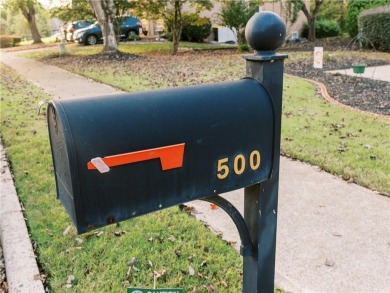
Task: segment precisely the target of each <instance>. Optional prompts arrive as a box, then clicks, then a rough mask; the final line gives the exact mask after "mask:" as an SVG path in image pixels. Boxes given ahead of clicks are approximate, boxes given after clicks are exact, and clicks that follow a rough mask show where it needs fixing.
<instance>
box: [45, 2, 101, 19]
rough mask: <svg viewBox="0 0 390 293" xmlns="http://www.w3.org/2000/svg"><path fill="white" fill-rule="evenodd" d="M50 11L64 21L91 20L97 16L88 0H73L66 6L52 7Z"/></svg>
mask: <svg viewBox="0 0 390 293" xmlns="http://www.w3.org/2000/svg"><path fill="white" fill-rule="evenodd" d="M50 13H51V15H52V16H53V17H57V18H59V19H61V20H63V21H72V20H90V19H95V18H96V17H95V13H94V12H93V10H92V7H91V6H90V5H89V3H88V0H72V2H71V3H69V4H67V5H65V6H61V7H55V8H52V9H51V10H50Z"/></svg>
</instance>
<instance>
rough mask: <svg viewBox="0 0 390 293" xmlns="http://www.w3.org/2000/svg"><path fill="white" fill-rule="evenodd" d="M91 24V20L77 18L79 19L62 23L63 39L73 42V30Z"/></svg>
mask: <svg viewBox="0 0 390 293" xmlns="http://www.w3.org/2000/svg"><path fill="white" fill-rule="evenodd" d="M92 24H93V22H92V21H88V20H79V21H71V22H68V23H67V24H65V25H64V34H65V39H66V40H67V41H68V42H73V41H74V32H75V31H76V30H79V29H82V28H85V27H88V26H90V25H92Z"/></svg>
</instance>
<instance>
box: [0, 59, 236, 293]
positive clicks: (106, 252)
mask: <svg viewBox="0 0 390 293" xmlns="http://www.w3.org/2000/svg"><path fill="white" fill-rule="evenodd" d="M0 69H1V97H2V98H1V128H0V132H1V136H2V141H3V144H4V145H5V147H6V151H7V155H8V158H9V160H10V162H11V164H12V171H13V173H14V175H15V183H16V189H17V192H18V195H19V197H20V200H21V202H22V203H23V206H24V208H25V215H26V217H27V219H28V225H29V229H30V232H31V238H32V240H33V242H34V243H36V244H37V254H38V256H39V262H40V264H41V265H42V266H43V268H44V269H45V272H46V273H47V274H48V285H49V286H50V288H51V290H52V291H53V292H125V288H126V287H128V286H130V285H131V286H140V287H148V288H153V283H154V275H155V274H156V275H157V274H160V275H161V276H160V277H159V278H158V279H157V286H158V287H160V288H161V287H180V288H183V289H184V292H192V290H193V289H194V288H195V287H197V288H199V290H200V291H199V292H209V291H208V289H207V288H211V287H214V288H216V290H217V291H218V292H239V291H241V287H242V283H241V277H242V276H241V275H242V259H241V257H240V256H239V255H238V254H237V253H236V252H235V251H234V249H233V248H232V247H231V246H229V245H228V244H227V243H226V242H224V241H222V240H221V239H219V237H218V236H216V235H214V234H213V233H212V232H211V231H209V229H208V228H206V227H205V226H204V225H203V224H202V223H201V222H198V221H196V220H195V219H194V218H192V217H189V216H188V215H187V214H186V213H185V212H183V211H181V210H180V209H179V208H178V207H174V208H170V209H167V210H164V211H161V212H156V213H153V214H150V215H146V216H143V217H139V218H136V219H133V220H131V221H125V222H123V223H121V224H120V226H115V225H112V226H109V227H106V228H104V229H99V230H98V231H96V232H91V233H88V234H83V235H77V234H76V231H75V229H74V228H73V226H72V224H71V222H70V219H69V217H68V216H67V214H66V213H65V210H64V209H63V207H62V206H61V205H60V202H59V201H58V200H56V196H55V183H54V177H53V176H54V175H53V167H52V162H51V154H50V147H49V143H48V133H47V126H46V119H45V116H44V115H40V116H38V115H37V113H36V111H37V110H36V106H37V103H38V102H39V101H41V100H44V99H49V98H50V97H48V96H47V95H46V94H45V93H44V92H43V91H42V90H40V89H39V88H37V87H35V86H32V85H31V84H29V83H28V82H26V81H25V80H23V79H22V78H20V77H19V76H18V75H17V74H16V73H15V72H13V71H12V70H10V69H8V68H7V67H5V66H3V65H1V66H0ZM178 223H180V224H178ZM69 226H70V227H71V228H70V230H69V231H68V233H66V234H65V235H64V234H63V233H64V231H65V230H67V228H68V227H69ZM98 232H103V233H102V234H98ZM132 259H135V260H136V262H135V264H133V265H130V262H131V260H132ZM190 267H191V268H192V269H193V270H194V272H195V273H194V274H192V273H190ZM71 275H73V276H74V277H75V280H74V281H73V282H72V289H71V291H69V290H68V289H67V288H66V281H67V279H68V277H69V276H71Z"/></svg>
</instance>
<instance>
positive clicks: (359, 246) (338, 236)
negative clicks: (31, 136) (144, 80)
mask: <svg viewBox="0 0 390 293" xmlns="http://www.w3.org/2000/svg"><path fill="white" fill-rule="evenodd" d="M1 57H2V60H1V61H2V62H3V63H5V64H7V65H8V66H9V67H11V68H13V69H15V70H17V71H18V72H19V73H20V74H22V75H23V76H25V77H26V78H27V79H28V80H30V81H32V82H33V83H35V84H37V85H38V86H40V87H42V88H43V89H44V90H46V91H47V92H48V93H49V94H51V95H52V96H53V97H61V98H77V97H80V96H86V95H90V96H93V95H102V94H110V93H115V92H117V91H116V90H115V89H112V88H110V87H108V86H106V85H102V84H99V83H96V82H93V81H91V80H88V79H85V78H83V77H80V76H77V75H74V74H71V73H69V72H66V71H64V70H62V69H58V68H56V67H53V66H49V65H45V64H42V63H40V62H36V61H33V60H26V59H24V58H18V57H16V56H15V54H9V53H3V54H2V56H1ZM69 79H71V82H68V80H69ZM48 80H49V81H48ZM64 80H67V82H66V83H65V82H64ZM64 84H67V86H64ZM280 175H281V178H280V195H279V210H278V236H277V237H278V238H277V263H276V270H277V274H276V283H277V284H278V286H280V287H281V288H283V289H285V290H286V291H287V292H390V199H389V198H387V197H384V196H381V195H379V194H377V193H375V192H372V191H370V190H368V189H365V188H362V187H360V186H357V185H355V184H350V183H347V182H345V181H343V180H341V179H339V178H337V177H335V176H333V175H330V174H328V173H326V172H323V171H320V170H319V169H318V168H316V167H313V166H309V165H307V164H304V163H301V162H298V161H293V160H290V159H287V158H283V157H282V160H281V174H280ZM1 196H2V197H3V193H2V195H1ZM223 196H225V197H226V198H227V199H228V200H229V201H231V202H232V203H233V204H234V205H235V206H236V207H237V208H238V209H239V210H241V212H242V206H243V191H242V190H237V191H234V192H230V193H228V194H225V195H223ZM188 205H191V206H194V207H195V212H194V214H195V215H196V216H197V217H198V218H199V219H201V220H203V221H205V222H206V223H207V225H209V226H210V227H211V229H213V230H215V231H217V232H218V233H221V234H222V236H223V237H224V238H225V239H227V240H228V241H236V242H237V243H236V247H238V246H239V244H240V240H239V237H238V233H237V232H236V228H235V226H234V224H233V222H232V221H231V220H230V218H229V217H228V216H227V215H226V214H224V212H223V211H222V210H221V209H217V210H211V209H210V207H209V204H208V203H205V202H201V201H196V202H191V203H188ZM2 237H3V238H4V237H7V235H4V234H3V235H2ZM2 241H4V239H2Z"/></svg>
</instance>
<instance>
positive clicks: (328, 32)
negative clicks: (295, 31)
mask: <svg viewBox="0 0 390 293" xmlns="http://www.w3.org/2000/svg"><path fill="white" fill-rule="evenodd" d="M315 29H316V38H319V39H321V38H329V37H337V36H339V35H340V32H341V29H340V26H339V24H338V23H337V22H336V21H333V20H319V21H316V26H315ZM308 35H309V26H308V24H307V23H305V25H304V26H303V31H302V37H304V38H307V37H308Z"/></svg>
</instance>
